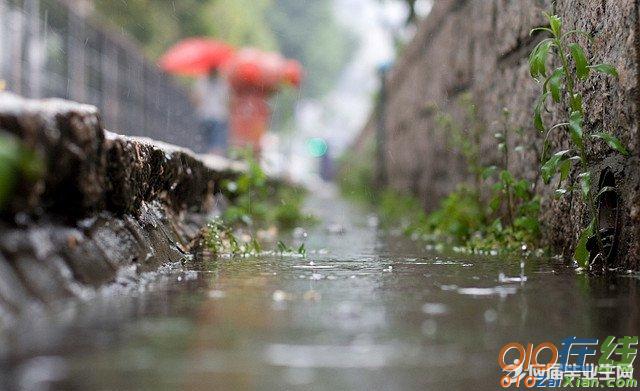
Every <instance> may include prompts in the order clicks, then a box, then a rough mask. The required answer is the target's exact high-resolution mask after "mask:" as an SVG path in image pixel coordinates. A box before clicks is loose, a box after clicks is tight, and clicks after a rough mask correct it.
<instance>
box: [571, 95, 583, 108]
mask: <svg viewBox="0 0 640 391" xmlns="http://www.w3.org/2000/svg"><path fill="white" fill-rule="evenodd" d="M569 106H571V110H572V111H577V112H579V113H583V109H582V95H581V94H579V93H575V94H573V96H571V97H569Z"/></svg>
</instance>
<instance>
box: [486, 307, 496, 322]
mask: <svg viewBox="0 0 640 391" xmlns="http://www.w3.org/2000/svg"><path fill="white" fill-rule="evenodd" d="M497 319H498V313H497V312H496V311H495V310H493V309H491V308H490V309H488V310H486V311H485V312H484V321H485V322H487V323H493V322H495V321H496V320H497Z"/></svg>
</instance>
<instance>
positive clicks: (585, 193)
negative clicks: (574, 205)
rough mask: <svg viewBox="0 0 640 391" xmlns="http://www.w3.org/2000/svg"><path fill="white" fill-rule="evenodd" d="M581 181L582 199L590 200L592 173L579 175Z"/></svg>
mask: <svg viewBox="0 0 640 391" xmlns="http://www.w3.org/2000/svg"><path fill="white" fill-rule="evenodd" d="M578 178H579V179H580V191H581V192H582V197H583V198H584V199H585V200H587V199H589V193H590V192H591V173H590V172H583V173H582V174H580V175H578Z"/></svg>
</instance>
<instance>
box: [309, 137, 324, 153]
mask: <svg viewBox="0 0 640 391" xmlns="http://www.w3.org/2000/svg"><path fill="white" fill-rule="evenodd" d="M327 149H328V146H327V142H326V141H325V140H324V139H323V138H320V137H313V138H310V139H309V140H308V141H307V150H308V151H309V155H311V156H313V157H323V156H324V155H326V154H327Z"/></svg>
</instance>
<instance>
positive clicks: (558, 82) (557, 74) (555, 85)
mask: <svg viewBox="0 0 640 391" xmlns="http://www.w3.org/2000/svg"><path fill="white" fill-rule="evenodd" d="M563 77H564V69H562V68H558V69H556V70H554V71H553V73H552V74H551V76H549V79H548V80H549V90H550V91H551V98H553V101H554V102H556V103H559V102H560V92H561V89H562V78H563Z"/></svg>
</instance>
